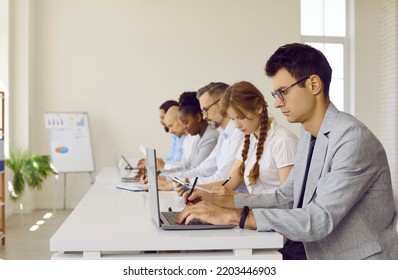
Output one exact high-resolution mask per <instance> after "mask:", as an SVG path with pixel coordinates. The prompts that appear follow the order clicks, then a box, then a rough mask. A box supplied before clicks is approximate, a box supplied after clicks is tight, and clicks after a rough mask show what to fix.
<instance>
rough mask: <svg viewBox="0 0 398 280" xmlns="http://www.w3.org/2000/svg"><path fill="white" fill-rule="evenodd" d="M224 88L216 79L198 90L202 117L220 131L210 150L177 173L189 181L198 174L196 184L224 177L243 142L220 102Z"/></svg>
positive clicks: (223, 84)
mask: <svg viewBox="0 0 398 280" xmlns="http://www.w3.org/2000/svg"><path fill="white" fill-rule="evenodd" d="M227 88H228V85H227V84H225V83H220V82H218V83H210V84H208V85H206V86H204V87H202V88H201V89H199V90H198V94H197V97H198V99H199V103H200V107H201V108H202V114H203V118H204V119H205V120H206V121H207V122H208V123H209V124H210V125H211V126H213V127H215V128H220V129H221V131H222V132H221V133H220V136H219V137H218V142H217V145H216V146H215V148H214V150H213V151H212V152H211V154H210V155H209V156H208V157H207V158H206V159H205V160H204V161H203V162H202V163H201V164H200V165H199V166H197V167H195V168H193V169H190V170H188V171H185V172H182V173H181V174H180V176H181V177H185V178H188V179H189V180H190V181H193V180H192V179H193V178H194V177H198V182H197V183H198V184H207V183H212V182H216V181H220V180H224V179H225V178H226V177H227V176H228V173H229V171H230V169H231V166H232V164H233V162H234V160H235V155H236V153H237V151H238V150H239V147H240V145H241V143H242V139H243V134H242V133H241V132H240V131H239V129H236V128H235V123H234V122H233V121H231V119H230V118H229V117H228V116H227V114H226V112H225V110H224V109H223V108H222V104H221V102H220V101H221V98H222V95H223V94H224V92H225V90H226V89H227Z"/></svg>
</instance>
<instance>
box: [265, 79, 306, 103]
mask: <svg viewBox="0 0 398 280" xmlns="http://www.w3.org/2000/svg"><path fill="white" fill-rule="evenodd" d="M309 77H310V76H307V77H304V78H302V79H300V80H298V81H297V82H295V83H294V84H292V85H290V86H288V87H287V88H282V89H277V90H274V91H272V92H271V95H272V97H273V98H276V96H278V97H279V99H280V100H282V101H285V97H284V96H283V95H284V94H286V92H287V91H288V90H289V89H291V88H292V87H294V86H295V85H297V84H299V83H301V82H304V81H305V80H307V79H308V78H309Z"/></svg>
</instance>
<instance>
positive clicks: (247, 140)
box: [238, 134, 250, 179]
mask: <svg viewBox="0 0 398 280" xmlns="http://www.w3.org/2000/svg"><path fill="white" fill-rule="evenodd" d="M249 147H250V134H249V135H245V141H244V144H243V149H242V163H241V164H240V167H239V173H238V174H239V177H240V178H241V179H243V174H244V173H245V161H246V159H247V154H248V153H249Z"/></svg>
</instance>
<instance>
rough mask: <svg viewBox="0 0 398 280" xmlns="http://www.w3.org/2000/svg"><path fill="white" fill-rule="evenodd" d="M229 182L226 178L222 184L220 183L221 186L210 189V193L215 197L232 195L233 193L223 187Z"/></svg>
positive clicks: (229, 178)
mask: <svg viewBox="0 0 398 280" xmlns="http://www.w3.org/2000/svg"><path fill="white" fill-rule="evenodd" d="M230 180H231V177H228V178H227V179H226V180H225V181H224V182H222V184H221V186H215V187H213V188H212V190H211V193H212V194H217V195H233V193H234V192H233V191H231V190H230V189H229V188H227V187H225V185H226V184H227V183H228V182H229V181H230Z"/></svg>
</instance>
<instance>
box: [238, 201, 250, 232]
mask: <svg viewBox="0 0 398 280" xmlns="http://www.w3.org/2000/svg"><path fill="white" fill-rule="evenodd" d="M249 211H250V208H249V207H248V206H243V208H242V213H241V214H240V221H239V227H240V228H245V222H246V218H247V215H249Z"/></svg>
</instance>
